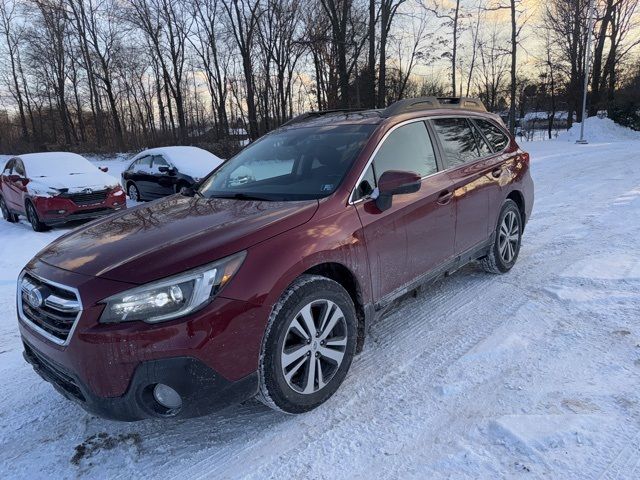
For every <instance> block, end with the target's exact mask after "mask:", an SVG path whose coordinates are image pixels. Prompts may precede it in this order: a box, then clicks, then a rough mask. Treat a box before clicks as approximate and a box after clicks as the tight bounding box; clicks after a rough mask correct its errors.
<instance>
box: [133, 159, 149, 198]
mask: <svg viewBox="0 0 640 480" xmlns="http://www.w3.org/2000/svg"><path fill="white" fill-rule="evenodd" d="M151 157H152V156H151V155H146V156H144V157H142V158H140V159H138V160H136V162H135V163H134V164H133V165H132V167H133V168H132V172H131V179H132V180H133V181H134V182H135V184H136V185H137V187H138V190H139V191H140V195H141V196H142V197H144V198H149V197H152V196H154V195H153V182H152V181H151V178H152V176H151Z"/></svg>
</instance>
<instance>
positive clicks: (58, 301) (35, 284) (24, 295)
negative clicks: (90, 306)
mask: <svg viewBox="0 0 640 480" xmlns="http://www.w3.org/2000/svg"><path fill="white" fill-rule="evenodd" d="M18 309H19V313H20V316H21V318H22V319H23V320H25V321H26V322H28V323H29V324H31V325H32V326H33V327H34V328H35V329H36V330H38V331H39V332H40V333H42V334H43V335H44V336H45V337H47V338H49V339H50V340H51V341H53V342H55V343H58V344H61V345H64V344H66V342H67V340H68V339H69V335H70V333H71V331H72V330H73V327H74V325H75V323H76V321H77V320H78V318H79V317H80V313H81V312H82V305H81V303H80V299H79V298H78V295H77V293H76V292H75V291H74V290H73V289H71V288H70V287H65V286H63V285H60V284H57V283H53V282H49V281H47V280H44V279H41V278H39V277H36V276H35V275H33V274H30V273H26V272H25V273H23V274H22V275H21V276H20V279H19V291H18Z"/></svg>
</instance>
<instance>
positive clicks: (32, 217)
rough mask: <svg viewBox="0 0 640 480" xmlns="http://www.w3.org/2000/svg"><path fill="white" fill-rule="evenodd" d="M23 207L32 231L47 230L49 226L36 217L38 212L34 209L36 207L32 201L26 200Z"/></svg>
mask: <svg viewBox="0 0 640 480" xmlns="http://www.w3.org/2000/svg"><path fill="white" fill-rule="evenodd" d="M24 209H25V212H27V220H29V223H30V224H31V228H33V231H34V232H46V231H47V230H49V227H48V226H47V225H46V224H44V223H42V222H41V221H40V219H39V218H38V212H37V211H36V207H34V206H33V203H31V202H30V201H29V200H27V201H26V203H25V204H24Z"/></svg>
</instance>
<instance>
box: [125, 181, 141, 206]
mask: <svg viewBox="0 0 640 480" xmlns="http://www.w3.org/2000/svg"><path fill="white" fill-rule="evenodd" d="M127 196H128V197H129V198H130V199H131V200H133V201H134V202H141V201H142V198H141V197H140V189H138V186H137V185H136V184H135V183H133V182H129V184H128V185H127Z"/></svg>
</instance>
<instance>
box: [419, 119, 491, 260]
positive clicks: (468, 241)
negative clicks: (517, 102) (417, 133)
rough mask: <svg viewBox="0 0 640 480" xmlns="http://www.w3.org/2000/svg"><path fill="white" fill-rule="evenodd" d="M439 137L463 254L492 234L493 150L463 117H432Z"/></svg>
mask: <svg viewBox="0 0 640 480" xmlns="http://www.w3.org/2000/svg"><path fill="white" fill-rule="evenodd" d="M430 122H431V124H432V126H433V129H434V131H435V132H436V135H437V137H438V141H439V144H440V149H441V151H442V154H443V161H444V163H445V165H446V167H447V172H448V175H449V179H450V182H451V186H450V188H451V190H452V191H453V199H454V204H455V210H456V227H455V253H456V255H463V254H464V253H468V252H470V251H472V250H473V249H474V248H475V247H477V246H479V245H481V244H482V243H484V242H486V241H487V239H488V237H489V197H490V190H491V188H492V185H493V180H492V170H493V169H494V164H495V160H494V158H493V152H492V150H491V149H490V148H489V146H488V145H487V144H486V142H485V141H484V139H483V138H482V137H481V136H480V135H479V133H478V132H477V131H474V128H475V127H474V125H473V124H472V123H471V122H470V121H469V120H468V119H467V118H463V117H450V118H434V119H432V120H430Z"/></svg>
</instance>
